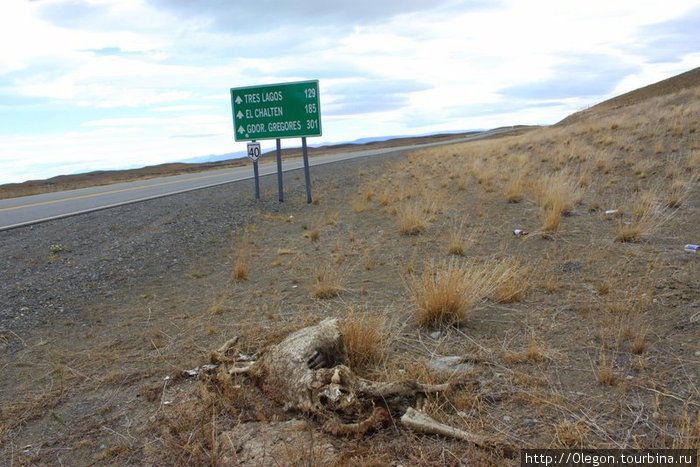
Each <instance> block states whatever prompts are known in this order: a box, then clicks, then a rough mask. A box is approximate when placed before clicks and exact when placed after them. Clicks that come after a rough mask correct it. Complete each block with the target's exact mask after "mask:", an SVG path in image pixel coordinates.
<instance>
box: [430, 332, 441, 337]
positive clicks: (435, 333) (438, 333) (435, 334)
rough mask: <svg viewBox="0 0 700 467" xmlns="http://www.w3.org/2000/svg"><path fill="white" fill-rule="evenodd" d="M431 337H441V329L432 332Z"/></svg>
mask: <svg viewBox="0 0 700 467" xmlns="http://www.w3.org/2000/svg"><path fill="white" fill-rule="evenodd" d="M430 337H432V338H433V339H437V338H438V337H440V331H435V332H431V333H430Z"/></svg>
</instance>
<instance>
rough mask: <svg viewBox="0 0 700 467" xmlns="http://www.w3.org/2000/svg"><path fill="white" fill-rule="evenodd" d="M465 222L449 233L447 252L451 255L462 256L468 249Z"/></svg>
mask: <svg viewBox="0 0 700 467" xmlns="http://www.w3.org/2000/svg"><path fill="white" fill-rule="evenodd" d="M465 240H466V239H465V238H464V224H460V225H459V227H456V228H453V229H451V230H450V231H449V232H448V234H447V252H448V253H449V254H451V255H457V256H462V255H464V252H465V250H466V243H467V242H466V241H465Z"/></svg>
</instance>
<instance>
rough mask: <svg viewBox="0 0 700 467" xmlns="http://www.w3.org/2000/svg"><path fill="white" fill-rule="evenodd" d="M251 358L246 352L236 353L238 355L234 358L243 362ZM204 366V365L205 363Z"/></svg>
mask: <svg viewBox="0 0 700 467" xmlns="http://www.w3.org/2000/svg"><path fill="white" fill-rule="evenodd" d="M252 359H253V357H252V356H251V355H248V354H246V353H239V354H238V357H237V358H236V360H240V361H243V362H249V361H251V360H252ZM205 366H206V365H205Z"/></svg>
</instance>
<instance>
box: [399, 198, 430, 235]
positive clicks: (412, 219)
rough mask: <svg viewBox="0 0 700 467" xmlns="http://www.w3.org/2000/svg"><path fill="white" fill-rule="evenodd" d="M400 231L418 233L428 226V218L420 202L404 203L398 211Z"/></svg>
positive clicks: (410, 233) (408, 233)
mask: <svg viewBox="0 0 700 467" xmlns="http://www.w3.org/2000/svg"><path fill="white" fill-rule="evenodd" d="M396 215H397V218H398V224H399V232H401V233H402V234H404V235H418V234H419V233H421V232H424V231H425V229H426V228H427V224H428V219H427V215H426V213H425V212H424V210H423V208H422V206H420V205H419V204H418V203H415V202H414V203H403V204H401V205H400V206H399V208H398V209H397V211H396Z"/></svg>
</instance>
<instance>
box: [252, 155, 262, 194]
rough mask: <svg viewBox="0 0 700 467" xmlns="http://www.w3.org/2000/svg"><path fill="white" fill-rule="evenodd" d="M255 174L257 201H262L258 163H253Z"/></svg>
mask: <svg viewBox="0 0 700 467" xmlns="http://www.w3.org/2000/svg"><path fill="white" fill-rule="evenodd" d="M253 173H254V174H255V199H256V200H258V199H260V180H259V179H258V161H253Z"/></svg>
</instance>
